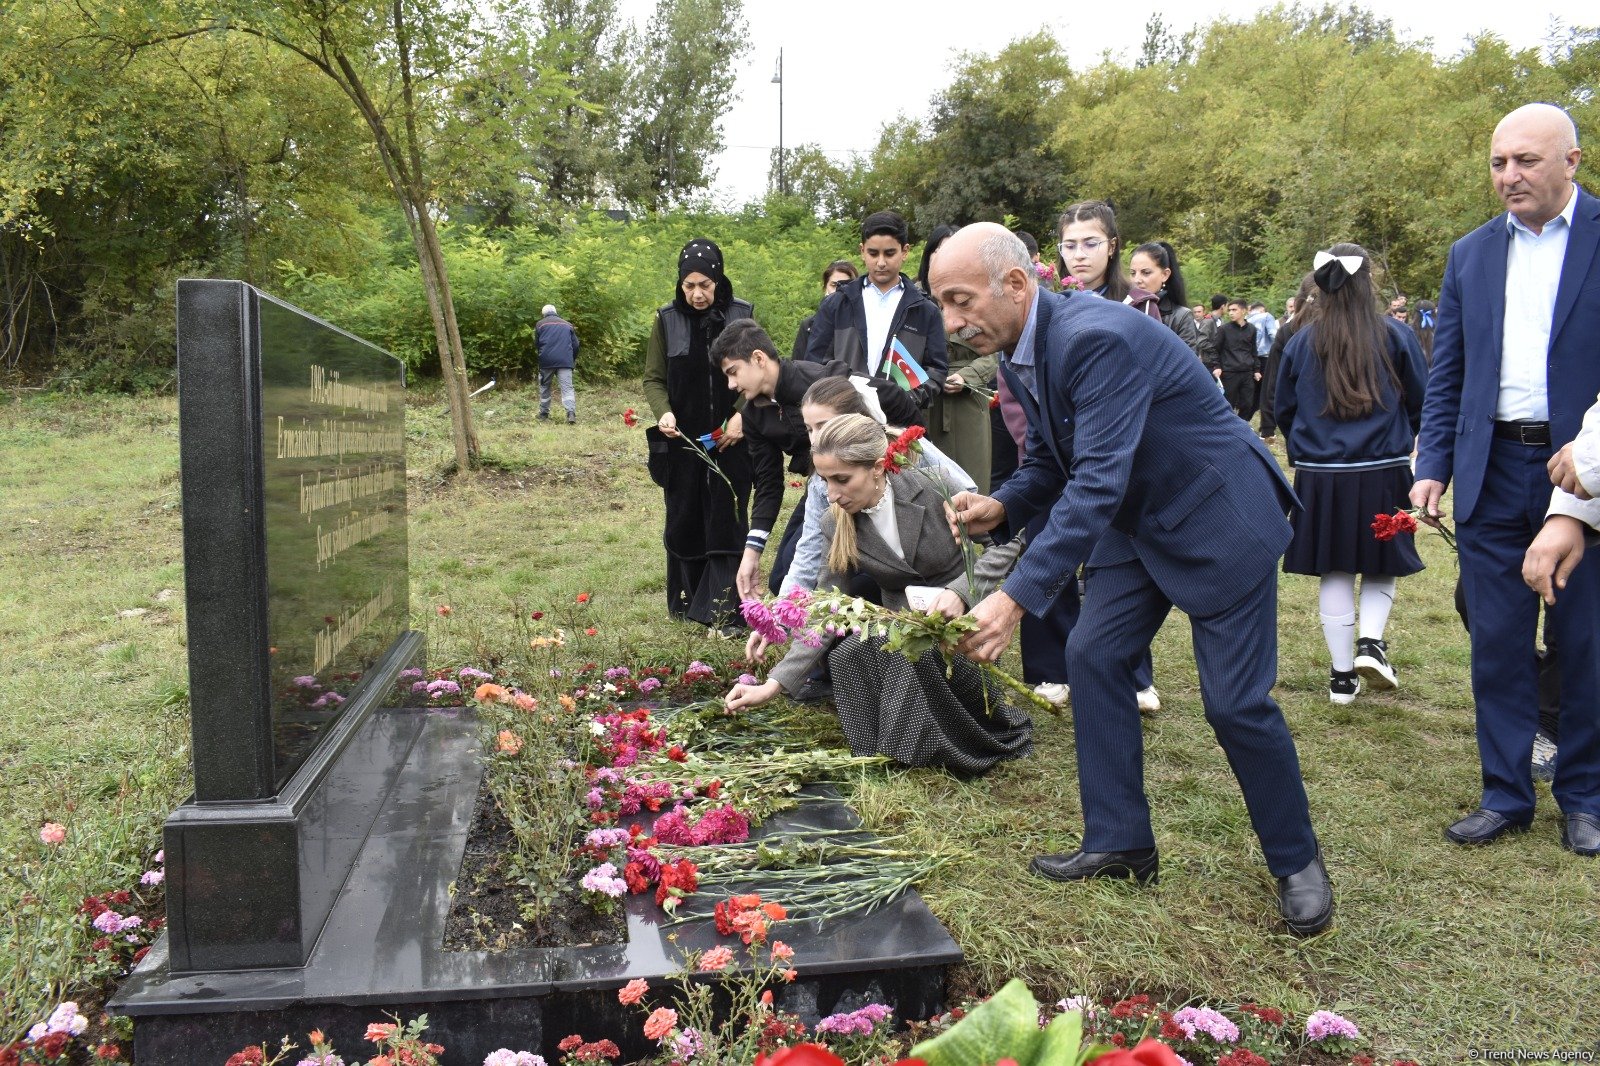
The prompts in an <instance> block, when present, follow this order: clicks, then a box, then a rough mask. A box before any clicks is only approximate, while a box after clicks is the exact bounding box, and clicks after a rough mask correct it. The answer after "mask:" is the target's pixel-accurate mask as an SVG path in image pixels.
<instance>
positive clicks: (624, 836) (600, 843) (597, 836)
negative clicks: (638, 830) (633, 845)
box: [583, 829, 628, 850]
mask: <svg viewBox="0 0 1600 1066" xmlns="http://www.w3.org/2000/svg"><path fill="white" fill-rule="evenodd" d="M583 842H584V843H585V844H587V845H588V846H589V847H591V848H596V849H599V850H609V849H611V848H618V847H621V846H622V845H624V844H626V843H627V842H628V831H627V830H626V829H591V830H590V831H589V835H588V836H586V837H584V838H583Z"/></svg>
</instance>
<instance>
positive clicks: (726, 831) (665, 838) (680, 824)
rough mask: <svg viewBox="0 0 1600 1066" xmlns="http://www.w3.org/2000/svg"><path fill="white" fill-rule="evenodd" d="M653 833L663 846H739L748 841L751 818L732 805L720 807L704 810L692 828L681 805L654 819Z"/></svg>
mask: <svg viewBox="0 0 1600 1066" xmlns="http://www.w3.org/2000/svg"><path fill="white" fill-rule="evenodd" d="M654 831H655V835H656V839H657V840H659V841H660V842H661V843H663V844H677V845H680V846H683V845H691V846H695V847H699V846H703V845H706V844H739V843H742V842H743V841H746V840H749V839H750V819H748V818H746V817H745V816H744V815H743V814H741V813H739V810H738V808H736V807H734V806H733V805H732V804H723V805H722V806H721V807H715V808H713V809H711V810H709V811H707V812H706V813H705V814H704V815H702V816H701V818H700V820H699V821H698V822H696V823H695V824H694V825H692V826H691V825H690V824H689V817H688V812H687V811H686V810H685V809H684V806H683V804H681V803H680V804H678V805H677V806H676V807H674V808H672V810H670V811H668V812H667V813H666V814H663V815H662V816H661V817H660V818H657V819H656V824H655V830H654Z"/></svg>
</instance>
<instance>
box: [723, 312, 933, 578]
mask: <svg viewBox="0 0 1600 1066" xmlns="http://www.w3.org/2000/svg"><path fill="white" fill-rule="evenodd" d="M943 336H944V334H942V333H941V334H940V337H941V338H942V337H943ZM777 351H778V348H777V345H775V344H773V343H772V338H771V337H769V336H767V331H766V330H764V329H762V328H761V326H760V325H759V324H758V323H757V322H756V320H755V319H753V318H744V319H738V320H736V321H734V322H730V323H728V325H727V328H725V329H724V330H723V331H722V333H721V334H720V335H719V336H718V337H717V339H716V340H715V341H713V342H712V344H711V363H712V365H713V366H715V367H717V369H719V370H721V371H722V372H723V373H724V374H726V375H727V376H728V388H730V389H734V390H735V391H737V392H738V393H739V394H740V396H742V397H743V398H744V412H743V414H744V438H745V442H746V444H747V445H748V446H749V449H750V466H751V469H752V472H753V475H754V481H755V486H754V487H755V492H754V502H753V503H752V505H751V507H750V533H749V535H748V537H746V539H745V542H744V558H743V560H742V561H741V562H740V564H739V575H738V579H737V581H736V587H737V588H738V590H739V595H740V597H741V598H743V599H750V598H753V597H755V596H757V595H759V594H760V589H759V580H760V575H761V553H762V551H763V550H765V548H766V546H767V539H768V537H769V536H771V533H772V527H773V524H774V523H775V522H777V520H778V511H779V509H780V508H781V507H782V506H783V479H784V472H783V457H784V456H785V455H787V456H789V457H790V459H789V470H790V471H791V472H793V473H796V474H799V475H800V476H802V477H809V476H810V474H811V438H810V436H808V435H807V433H806V427H805V422H804V421H803V420H802V419H801V417H800V400H801V399H802V398H803V397H804V396H805V394H806V390H807V389H809V388H810V387H811V386H812V385H813V384H814V383H815V382H817V381H818V380H820V379H821V378H831V377H852V376H854V375H852V373H851V369H850V367H848V366H846V365H845V364H844V363H842V362H839V361H838V360H831V361H829V362H826V363H812V362H794V361H792V360H788V359H780V358H778V356H777V354H776V353H777ZM860 385H861V387H863V388H868V389H871V390H872V391H873V392H874V393H875V394H876V396H877V400H878V405H879V406H880V407H882V408H883V413H884V415H885V416H886V417H887V419H888V421H889V424H890V425H895V426H920V425H922V424H923V420H922V413H921V412H920V411H919V410H918V409H917V404H916V401H915V400H913V399H912V397H911V395H910V394H909V393H907V392H906V391H905V390H903V389H901V388H900V387H899V386H897V385H895V384H894V383H893V382H891V381H888V380H886V379H884V378H871V379H867V378H862V379H861V381H860ZM804 515H805V508H804V507H796V508H795V509H794V510H793V511H792V512H791V513H790V515H789V524H788V525H787V526H785V527H784V530H783V539H782V541H780V542H779V546H778V555H777V558H776V559H774V560H773V564H772V580H771V585H772V587H773V588H774V589H776V587H777V586H778V584H779V583H780V582H781V581H782V580H783V575H784V574H786V573H788V570H789V563H790V561H791V560H792V559H793V558H794V545H795V541H797V540H798V539H799V538H800V529H801V527H802V525H804Z"/></svg>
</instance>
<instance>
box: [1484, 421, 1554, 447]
mask: <svg viewBox="0 0 1600 1066" xmlns="http://www.w3.org/2000/svg"><path fill="white" fill-rule="evenodd" d="M1494 435H1495V436H1496V437H1499V438H1500V439H1501V440H1514V441H1516V442H1517V443H1518V444H1528V445H1533V446H1535V447H1538V446H1544V447H1549V445H1550V423H1548V422H1496V423H1495V424H1494Z"/></svg>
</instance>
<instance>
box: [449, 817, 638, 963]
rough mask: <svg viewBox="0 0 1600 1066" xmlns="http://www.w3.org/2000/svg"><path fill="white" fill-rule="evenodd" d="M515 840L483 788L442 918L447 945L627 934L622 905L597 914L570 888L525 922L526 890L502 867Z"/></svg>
mask: <svg viewBox="0 0 1600 1066" xmlns="http://www.w3.org/2000/svg"><path fill="white" fill-rule="evenodd" d="M514 845H515V839H514V838H513V836H512V833H511V826H510V824H509V823H508V822H507V821H506V819H505V816H504V815H502V814H501V813H500V808H499V806H498V805H497V804H496V803H495V801H494V797H493V796H492V795H490V793H489V790H488V789H487V788H484V789H483V790H482V791H480V792H479V793H478V802H477V805H476V806H475V807H474V808H473V811H472V828H471V829H470V830H469V831H468V833H467V849H466V853H465V854H464V855H463V856H462V859H461V872H460V873H459V874H457V875H456V890H455V895H454V897H452V899H451V902H450V914H449V916H448V917H447V918H446V919H445V928H444V946H445V948H446V949H447V950H450V951H507V950H513V949H517V948H563V947H588V946H589V945H591V944H621V943H624V942H625V941H626V940H627V938H628V926H627V922H626V920H625V919H624V918H623V915H622V910H621V908H620V907H619V908H618V909H617V910H616V911H614V912H612V913H611V914H599V913H597V912H596V911H595V910H594V908H593V907H590V906H589V905H588V904H587V903H585V902H583V901H582V900H581V899H578V898H576V897H575V895H573V894H571V893H564V894H563V895H562V896H561V899H560V900H559V901H558V902H557V903H556V905H555V906H554V907H552V908H551V909H550V910H549V911H548V912H546V914H545V915H544V917H543V919H542V920H541V921H540V922H539V923H538V924H537V925H536V926H532V927H529V926H527V925H526V924H525V922H524V920H523V917H522V905H523V902H524V901H525V900H526V899H527V896H528V890H527V889H526V888H525V887H523V886H522V885H519V884H516V883H515V882H513V881H512V880H511V879H510V878H509V877H508V876H507V872H506V862H505V857H506V856H507V855H509V854H510V853H511V850H512V848H513V847H514Z"/></svg>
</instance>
